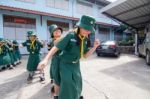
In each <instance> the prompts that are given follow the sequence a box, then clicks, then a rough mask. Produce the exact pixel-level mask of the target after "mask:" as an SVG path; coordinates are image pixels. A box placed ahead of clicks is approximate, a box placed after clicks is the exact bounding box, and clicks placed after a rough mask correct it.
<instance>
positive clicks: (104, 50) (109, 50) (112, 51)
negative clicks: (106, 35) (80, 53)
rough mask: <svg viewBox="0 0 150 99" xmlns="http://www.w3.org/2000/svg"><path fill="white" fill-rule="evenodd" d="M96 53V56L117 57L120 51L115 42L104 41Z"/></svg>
mask: <svg viewBox="0 0 150 99" xmlns="http://www.w3.org/2000/svg"><path fill="white" fill-rule="evenodd" d="M96 53H97V56H102V55H114V56H116V57H118V56H119V55H120V50H119V47H118V43H117V42H116V41H104V42H102V43H101V45H100V46H99V47H97V49H96Z"/></svg>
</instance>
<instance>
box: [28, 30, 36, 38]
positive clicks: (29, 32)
mask: <svg viewBox="0 0 150 99" xmlns="http://www.w3.org/2000/svg"><path fill="white" fill-rule="evenodd" d="M27 36H28V37H29V36H36V34H35V33H34V32H33V31H28V32H27Z"/></svg>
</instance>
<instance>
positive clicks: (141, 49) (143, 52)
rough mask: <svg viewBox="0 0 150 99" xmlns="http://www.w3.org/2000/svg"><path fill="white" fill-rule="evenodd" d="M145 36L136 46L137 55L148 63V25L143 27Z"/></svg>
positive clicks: (149, 59) (149, 56)
mask: <svg viewBox="0 0 150 99" xmlns="http://www.w3.org/2000/svg"><path fill="white" fill-rule="evenodd" d="M145 32H146V37H145V39H144V41H143V43H142V44H140V45H139V46H138V54H139V57H145V60H146V63H147V65H150V26H149V27H147V28H146V29H145Z"/></svg>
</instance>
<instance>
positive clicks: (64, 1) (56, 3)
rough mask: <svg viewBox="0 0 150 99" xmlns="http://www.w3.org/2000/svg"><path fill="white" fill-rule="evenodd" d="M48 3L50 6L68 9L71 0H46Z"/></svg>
mask: <svg viewBox="0 0 150 99" xmlns="http://www.w3.org/2000/svg"><path fill="white" fill-rule="evenodd" d="M46 5H47V6H48V7H53V8H58V9H63V10H68V9H69V0H46Z"/></svg>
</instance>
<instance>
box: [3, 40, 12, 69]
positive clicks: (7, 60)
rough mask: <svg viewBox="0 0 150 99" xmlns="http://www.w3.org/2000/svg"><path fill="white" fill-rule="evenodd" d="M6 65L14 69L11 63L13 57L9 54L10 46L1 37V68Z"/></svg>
mask: <svg viewBox="0 0 150 99" xmlns="http://www.w3.org/2000/svg"><path fill="white" fill-rule="evenodd" d="M6 65H8V66H9V69H13V67H12V65H11V58H10V56H9V47H8V46H7V44H6V42H5V41H4V39H3V38H0V70H1V69H2V68H3V67H5V66H6Z"/></svg>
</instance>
